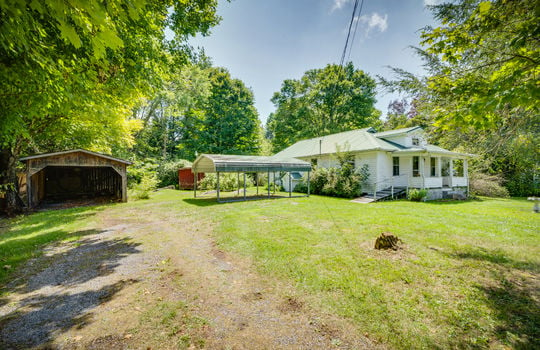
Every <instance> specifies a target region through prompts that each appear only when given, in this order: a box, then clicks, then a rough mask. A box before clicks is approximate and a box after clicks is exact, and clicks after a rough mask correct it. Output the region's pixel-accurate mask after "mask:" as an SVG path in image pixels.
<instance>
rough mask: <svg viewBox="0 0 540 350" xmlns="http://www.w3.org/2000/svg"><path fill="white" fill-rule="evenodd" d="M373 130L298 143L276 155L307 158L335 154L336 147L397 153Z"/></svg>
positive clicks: (359, 130) (343, 149)
mask: <svg viewBox="0 0 540 350" xmlns="http://www.w3.org/2000/svg"><path fill="white" fill-rule="evenodd" d="M373 131H374V130H373V128H366V129H358V130H351V131H345V132H340V133H338V134H332V135H327V136H322V137H316V138H312V139H309V140H303V141H298V142H297V143H295V144H294V145H292V146H289V147H287V148H285V149H284V150H283V151H281V152H279V153H277V154H276V156H278V157H308V156H314V155H319V154H332V153H336V145H338V146H339V147H340V148H341V150H342V151H351V152H360V151H378V150H381V151H390V152H392V151H397V150H399V148H398V147H396V146H395V145H393V144H391V143H389V142H386V141H385V140H382V139H379V138H377V137H375V135H376V134H374V133H373Z"/></svg>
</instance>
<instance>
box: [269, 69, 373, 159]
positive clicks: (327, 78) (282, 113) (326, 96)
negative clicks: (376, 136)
mask: <svg viewBox="0 0 540 350" xmlns="http://www.w3.org/2000/svg"><path fill="white" fill-rule="evenodd" d="M272 102H273V103H274V105H275V106H276V111H275V112H274V113H273V114H271V115H270V116H269V118H268V122H267V127H266V129H267V136H269V138H270V139H271V141H272V146H273V150H274V151H275V152H277V151H279V150H281V149H283V148H285V147H287V146H289V145H291V144H293V143H295V142H297V141H299V140H302V139H305V138H311V137H316V136H322V135H328V134H332V133H336V132H341V131H347V130H353V129H358V128H362V127H368V126H379V125H380V124H381V122H380V120H379V116H380V112H379V111H378V110H376V109H375V108H374V104H375V102H376V100H375V81H374V80H373V79H372V78H371V77H370V76H369V75H367V74H366V73H364V72H363V71H361V70H359V69H355V68H354V66H353V64H352V63H348V64H347V65H345V66H344V67H341V66H339V65H335V64H334V65H327V66H326V67H325V68H323V69H313V70H309V71H307V72H306V73H304V76H303V77H302V78H301V79H300V80H285V81H284V82H283V84H282V86H281V90H280V91H279V92H276V93H275V94H274V96H273V98H272Z"/></svg>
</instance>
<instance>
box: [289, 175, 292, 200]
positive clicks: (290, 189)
mask: <svg viewBox="0 0 540 350" xmlns="http://www.w3.org/2000/svg"><path fill="white" fill-rule="evenodd" d="M291 196H292V181H291V172H290V171H289V198H291Z"/></svg>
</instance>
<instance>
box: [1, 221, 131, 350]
mask: <svg viewBox="0 0 540 350" xmlns="http://www.w3.org/2000/svg"><path fill="white" fill-rule="evenodd" d="M65 234H69V233H65ZM70 234H72V235H80V234H84V235H87V237H82V238H81V239H80V240H78V241H74V242H69V243H65V244H62V245H57V246H55V245H53V246H49V247H47V249H48V250H49V251H48V252H47V254H46V255H45V256H42V257H39V258H38V259H34V260H32V264H27V265H26V266H24V267H23V268H21V269H19V271H18V272H19V273H20V276H19V278H17V279H15V280H12V281H11V282H10V283H8V285H7V286H6V287H5V288H4V290H3V291H4V292H6V293H5V295H6V297H4V299H3V301H4V303H6V302H12V301H14V300H15V301H16V300H17V298H16V297H17V296H20V297H21V298H22V299H20V300H18V301H17V303H16V304H13V305H7V304H6V305H4V306H3V307H2V305H0V317H2V319H1V320H0V339H1V340H0V348H2V345H3V346H4V347H5V348H30V347H31V348H33V347H42V346H46V345H47V343H48V342H50V341H51V340H53V339H54V338H57V337H58V336H59V335H60V334H61V333H62V332H65V331H66V330H68V329H70V328H72V327H78V328H82V327H85V326H86V325H87V324H89V323H90V322H91V320H92V316H93V314H92V309H94V308H95V307H97V306H98V305H100V304H102V303H105V302H107V301H109V300H111V299H112V298H113V297H114V295H115V294H116V293H118V292H119V291H120V290H121V289H122V288H123V287H124V285H125V284H126V283H135V282H137V280H133V279H128V280H124V279H122V280H120V281H118V278H119V276H112V277H108V276H109V275H112V274H113V273H114V272H115V270H116V269H117V268H118V267H119V266H120V265H121V263H120V260H121V259H123V258H125V257H127V256H129V255H132V254H137V253H139V252H140V251H139V249H138V248H137V247H138V246H139V244H138V243H133V242H130V241H128V240H126V239H120V238H114V234H115V231H96V230H87V231H81V232H72V233H70ZM90 234H91V236H88V235H90ZM126 266H127V265H126ZM9 299H11V300H9Z"/></svg>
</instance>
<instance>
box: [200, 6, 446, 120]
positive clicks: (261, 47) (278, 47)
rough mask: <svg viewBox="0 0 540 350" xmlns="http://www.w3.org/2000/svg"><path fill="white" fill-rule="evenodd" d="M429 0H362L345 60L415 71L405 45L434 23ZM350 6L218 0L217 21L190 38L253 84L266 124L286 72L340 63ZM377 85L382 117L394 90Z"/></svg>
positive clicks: (369, 68) (372, 70)
mask: <svg viewBox="0 0 540 350" xmlns="http://www.w3.org/2000/svg"><path fill="white" fill-rule="evenodd" d="M435 2H436V0H364V4H363V7H362V12H361V13H360V16H359V17H358V18H356V20H358V21H359V23H358V29H357V32H356V36H355V40H354V43H353V46H352V48H351V51H350V56H349V60H350V61H352V62H353V64H354V66H355V67H356V68H358V69H362V70H363V71H364V72H366V73H368V74H369V75H370V76H371V77H373V78H375V77H376V75H381V76H383V77H386V78H392V73H391V71H390V69H389V68H388V66H393V67H399V68H403V69H405V70H407V71H409V72H412V73H416V74H421V73H422V66H421V61H420V59H419V58H418V57H417V56H416V55H414V53H413V50H412V49H410V48H409V47H410V46H418V45H419V42H420V29H421V28H423V27H424V26H426V25H432V24H433V23H434V22H433V19H432V17H431V14H430V12H429V10H428V9H427V8H425V5H430V4H433V3H435ZM353 5H354V0H232V1H230V2H227V1H222V0H220V1H219V5H218V14H219V15H220V16H221V17H222V20H221V23H220V24H218V25H217V26H216V27H214V28H213V29H212V30H211V34H210V35H209V36H207V37H202V36H197V37H195V38H194V39H192V40H191V41H190V43H191V45H193V46H194V47H202V48H204V50H205V53H206V55H207V56H209V57H210V58H211V59H212V62H213V64H214V66H220V67H225V68H227V69H228V70H229V72H230V73H231V75H232V76H233V77H234V78H238V79H240V80H242V81H243V82H244V84H245V85H246V86H248V87H249V88H251V89H252V91H253V93H254V95H255V107H256V108H257V110H258V112H259V118H260V119H261V121H262V123H263V125H265V124H266V119H267V118H268V115H269V114H270V113H272V112H274V111H275V106H274V105H273V104H272V102H271V101H270V99H271V98H272V96H273V94H274V93H275V92H277V91H279V90H280V88H281V84H282V82H283V81H284V80H285V79H299V78H301V77H302V75H303V74H304V72H305V71H307V70H310V69H315V68H323V67H325V66H326V65H327V64H329V63H339V61H340V58H341V54H342V51H343V47H344V45H345V40H346V36H347V28H348V25H349V22H350V19H351V15H352V11H353ZM378 90H380V91H378V94H377V104H376V106H375V107H376V108H377V109H379V110H381V112H382V113H383V116H384V115H386V112H387V109H388V103H389V102H390V101H391V100H393V99H395V98H397V97H399V96H398V95H391V94H387V93H385V92H384V91H383V90H381V89H378Z"/></svg>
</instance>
